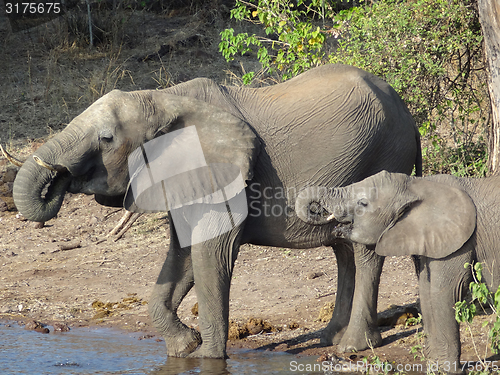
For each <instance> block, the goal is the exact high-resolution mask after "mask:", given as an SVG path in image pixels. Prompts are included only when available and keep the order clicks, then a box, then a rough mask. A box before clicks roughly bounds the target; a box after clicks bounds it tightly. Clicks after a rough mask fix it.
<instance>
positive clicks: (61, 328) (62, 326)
mask: <svg viewBox="0 0 500 375" xmlns="http://www.w3.org/2000/svg"><path fill="white" fill-rule="evenodd" d="M69 330H70V328H69V326H68V325H67V324H66V323H54V332H68V331H69Z"/></svg>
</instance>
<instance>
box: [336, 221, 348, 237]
mask: <svg viewBox="0 0 500 375" xmlns="http://www.w3.org/2000/svg"><path fill="white" fill-rule="evenodd" d="M334 224H335V226H334V227H333V234H334V235H335V236H336V237H339V238H345V239H348V238H349V237H350V234H351V233H352V229H353V224H352V223H341V222H339V221H336V220H334Z"/></svg>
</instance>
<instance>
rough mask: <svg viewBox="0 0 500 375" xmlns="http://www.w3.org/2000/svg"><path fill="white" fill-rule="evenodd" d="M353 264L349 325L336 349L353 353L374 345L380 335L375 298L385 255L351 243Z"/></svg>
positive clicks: (380, 337)
mask: <svg viewBox="0 0 500 375" xmlns="http://www.w3.org/2000/svg"><path fill="white" fill-rule="evenodd" d="M353 247H354V262H355V265H356V275H355V280H356V281H355V287H354V298H353V301H352V311H351V317H350V320H349V325H348V327H347V329H346V330H345V332H344V335H343V336H342V339H341V340H340V343H339V350H340V351H343V352H352V351H359V350H364V349H367V348H369V347H373V348H374V347H377V346H380V345H381V344H382V336H381V335H380V331H379V329H378V325H377V298H378V288H379V283H380V274H381V273H382V267H383V265H384V257H381V256H379V255H377V254H376V253H375V251H373V249H372V250H370V249H367V248H366V246H365V245H360V244H356V243H355V244H353Z"/></svg>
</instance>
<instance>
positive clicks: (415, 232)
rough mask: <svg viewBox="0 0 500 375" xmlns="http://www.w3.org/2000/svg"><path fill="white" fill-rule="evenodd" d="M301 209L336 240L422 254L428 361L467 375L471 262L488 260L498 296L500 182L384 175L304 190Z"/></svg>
mask: <svg viewBox="0 0 500 375" xmlns="http://www.w3.org/2000/svg"><path fill="white" fill-rule="evenodd" d="M295 209H296V211H297V215H298V216H299V217H300V218H301V219H302V220H304V221H306V222H308V223H315V224H325V225H330V226H331V232H332V236H340V237H344V238H347V239H349V240H352V241H354V242H358V243H361V244H365V245H371V246H372V247H371V248H372V249H373V250H374V251H375V252H376V253H377V254H379V255H383V256H387V255H417V256H419V267H418V268H419V283H420V285H419V289H420V301H421V308H422V315H423V320H424V325H425V328H424V329H425V331H426V333H427V345H426V351H427V357H428V358H429V359H430V360H432V361H434V364H435V363H436V362H437V364H438V365H439V366H441V368H443V369H445V370H447V371H450V372H460V366H459V363H460V362H459V360H460V332H459V326H458V323H457V322H456V320H455V311H454V305H455V302H457V301H459V300H461V299H462V298H463V297H464V296H465V293H466V292H467V288H468V285H469V282H470V280H471V277H472V275H471V270H470V267H467V268H464V264H465V263H467V262H469V263H470V262H481V263H482V264H483V279H484V281H485V282H486V284H487V285H488V287H489V288H490V290H496V289H497V287H498V285H499V283H500V270H499V267H498V266H499V265H500V230H499V224H500V177H490V178H480V179H472V178H458V177H454V176H449V175H437V176H429V177H410V176H407V175H404V174H398V173H388V172H385V171H383V172H380V173H378V174H376V175H374V176H371V177H368V178H366V179H364V180H362V181H360V182H358V183H355V184H352V185H349V186H346V187H342V188H334V189H326V188H320V187H313V188H308V189H306V190H303V191H302V192H301V193H300V194H299V196H298V198H297V201H296V204H295Z"/></svg>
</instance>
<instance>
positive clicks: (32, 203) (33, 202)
mask: <svg viewBox="0 0 500 375" xmlns="http://www.w3.org/2000/svg"><path fill="white" fill-rule="evenodd" d="M47 146H48V144H46V145H44V146H42V147H41V148H40V149H39V150H38V151H37V155H36V156H35V158H33V157H30V158H29V159H28V160H26V162H25V163H24V165H23V166H22V168H21V169H20V170H19V173H18V174H17V177H16V180H15V181H14V189H13V197H14V202H15V204H16V207H17V209H18V210H19V212H20V213H21V214H23V216H24V217H25V218H26V219H28V220H32V221H37V222H45V221H48V220H50V219H52V218H53V217H54V216H56V215H57V213H58V212H59V209H60V208H61V205H62V201H63V199H64V194H65V192H66V190H67V188H68V186H69V184H70V183H71V174H70V173H69V172H67V171H66V170H63V169H59V170H50V169H48V168H47V167H43V166H41V165H40V162H37V161H36V160H37V159H36V158H38V160H44V155H48V153H47V152H48V151H49V148H48V147H47ZM45 160H47V158H45Z"/></svg>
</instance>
